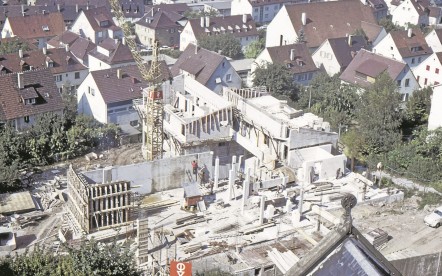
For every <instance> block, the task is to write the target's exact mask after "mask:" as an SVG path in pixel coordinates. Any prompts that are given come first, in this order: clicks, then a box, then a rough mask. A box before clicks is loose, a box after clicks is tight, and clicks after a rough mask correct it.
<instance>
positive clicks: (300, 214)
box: [298, 184, 304, 219]
mask: <svg viewBox="0 0 442 276" xmlns="http://www.w3.org/2000/svg"><path fill="white" fill-rule="evenodd" d="M302 205H304V184H302V186H301V195H300V196H299V206H298V210H299V216H300V217H301V219H302V212H303V210H302Z"/></svg>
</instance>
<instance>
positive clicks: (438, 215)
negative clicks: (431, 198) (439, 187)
mask: <svg viewBox="0 0 442 276" xmlns="http://www.w3.org/2000/svg"><path fill="white" fill-rule="evenodd" d="M424 222H425V224H426V225H428V226H430V227H436V228H437V227H439V226H441V225H442V206H440V207H438V208H436V209H435V210H434V211H433V212H432V213H431V214H429V215H427V216H426V217H425V218H424Z"/></svg>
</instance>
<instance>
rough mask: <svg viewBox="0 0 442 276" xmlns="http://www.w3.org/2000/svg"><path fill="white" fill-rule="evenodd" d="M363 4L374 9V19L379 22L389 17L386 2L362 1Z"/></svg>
mask: <svg viewBox="0 0 442 276" xmlns="http://www.w3.org/2000/svg"><path fill="white" fill-rule="evenodd" d="M361 2H362V4H364V5H367V6H370V7H371V8H372V9H373V14H374V17H376V20H377V21H379V20H381V19H382V18H385V17H387V15H388V6H387V3H385V1H384V0H361Z"/></svg>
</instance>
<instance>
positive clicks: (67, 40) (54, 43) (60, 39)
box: [47, 31, 80, 49]
mask: <svg viewBox="0 0 442 276" xmlns="http://www.w3.org/2000/svg"><path fill="white" fill-rule="evenodd" d="M79 37H80V35H78V34H75V33H73V32H71V31H64V32H63V33H62V34H60V35H57V36H55V37H54V38H52V39H51V40H49V41H48V42H47V48H48V49H50V48H65V47H66V45H68V46H69V47H70V46H72V44H73V43H74V42H75V41H76V40H77V39H78V38H79Z"/></svg>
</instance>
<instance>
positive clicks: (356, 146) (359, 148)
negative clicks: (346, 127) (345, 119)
mask: <svg viewBox="0 0 442 276" xmlns="http://www.w3.org/2000/svg"><path fill="white" fill-rule="evenodd" d="M341 141H342V143H343V144H344V145H345V148H344V153H345V155H346V156H347V157H349V158H350V159H351V167H350V168H351V171H354V170H355V159H362V158H363V151H364V145H365V141H364V140H363V136H362V135H361V134H360V133H359V130H358V129H351V130H350V131H348V132H346V133H344V134H343V135H342V138H341Z"/></svg>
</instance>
